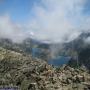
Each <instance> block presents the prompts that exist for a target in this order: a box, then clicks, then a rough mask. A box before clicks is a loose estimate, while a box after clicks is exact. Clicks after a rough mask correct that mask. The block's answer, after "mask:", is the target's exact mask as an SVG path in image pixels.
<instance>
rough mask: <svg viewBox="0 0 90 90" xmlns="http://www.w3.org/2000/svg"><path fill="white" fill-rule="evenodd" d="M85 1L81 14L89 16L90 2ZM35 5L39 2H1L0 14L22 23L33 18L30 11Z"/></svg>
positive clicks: (9, 0) (24, 0) (23, 0)
mask: <svg viewBox="0 0 90 90" xmlns="http://www.w3.org/2000/svg"><path fill="white" fill-rule="evenodd" d="M86 1H87V3H86V4H85V7H84V9H85V10H84V12H83V14H85V15H90V0H86ZM35 3H36V4H39V3H40V0H1V3H0V14H1V15H3V14H9V15H10V17H11V19H12V20H14V21H15V22H24V21H27V20H28V18H30V17H33V16H34V14H33V12H31V10H32V7H33V5H34V4H35Z"/></svg>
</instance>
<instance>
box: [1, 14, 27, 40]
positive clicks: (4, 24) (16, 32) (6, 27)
mask: <svg viewBox="0 0 90 90" xmlns="http://www.w3.org/2000/svg"><path fill="white" fill-rule="evenodd" d="M22 28H23V27H22V26H20V25H19V24H15V23H13V22H12V21H11V20H10V17H9V16H8V15H5V16H0V37H1V38H8V39H12V40H13V41H14V42H21V41H22V40H24V39H25V38H26V37H27V35H26V33H25V32H24V31H23V29H22Z"/></svg>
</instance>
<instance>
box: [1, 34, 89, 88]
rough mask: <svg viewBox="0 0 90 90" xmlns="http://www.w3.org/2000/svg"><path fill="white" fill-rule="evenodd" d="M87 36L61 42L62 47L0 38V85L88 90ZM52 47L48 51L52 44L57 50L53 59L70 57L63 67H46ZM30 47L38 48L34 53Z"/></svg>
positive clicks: (30, 40)
mask: <svg viewBox="0 0 90 90" xmlns="http://www.w3.org/2000/svg"><path fill="white" fill-rule="evenodd" d="M88 37H89V34H88V35H87V33H83V34H81V35H80V36H79V37H78V38H77V39H76V40H74V41H72V42H69V43H64V44H63V47H62V48H61V45H60V44H57V45H56V44H46V43H41V42H38V41H34V40H32V39H27V40H25V41H24V42H23V43H13V42H12V41H11V40H10V39H0V86H3V87H4V86H10V87H14V86H16V87H17V88H18V89H19V90H89V89H90V49H89V44H87V43H86V42H85V41H84V39H86V38H88ZM72 43H73V48H72ZM52 45H53V48H52V49H56V48H54V45H55V46H57V47H58V50H57V52H56V51H55V57H54V58H57V57H58V56H61V55H63V56H65V57H66V56H70V60H69V62H68V63H67V64H65V65H62V66H58V67H55V66H52V65H49V64H48V62H47V61H48V60H50V58H51V59H52V57H50V55H51V53H52V52H50V51H52V50H51V47H52ZM59 47H60V48H59ZM33 48H34V49H35V48H39V51H35V52H34V51H32V49H33ZM61 50H62V51H61ZM47 51H48V53H47ZM33 52H34V53H35V55H33ZM61 52H62V53H61ZM76 55H77V56H78V65H79V66H77V58H75V57H76ZM13 90H14V89H13Z"/></svg>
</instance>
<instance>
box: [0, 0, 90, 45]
mask: <svg viewBox="0 0 90 90" xmlns="http://www.w3.org/2000/svg"><path fill="white" fill-rule="evenodd" d="M86 3H87V0H41V1H40V3H39V4H37V3H35V4H34V5H33V7H32V13H33V15H34V16H33V17H32V18H31V16H30V20H29V19H28V21H27V23H26V25H25V26H23V25H18V24H15V23H12V21H11V20H10V17H9V16H0V37H5V38H7V37H8V38H11V39H12V40H13V41H15V42H16V41H19V42H20V41H22V40H24V39H25V38H27V37H30V35H32V36H33V37H34V38H35V39H38V40H42V41H43V40H46V41H51V42H55V43H57V42H60V43H63V42H69V41H71V40H73V39H75V38H77V37H78V35H79V34H80V33H81V32H82V31H83V30H88V29H90V25H89V23H90V16H88V15H86V14H85V13H84V11H85V5H86Z"/></svg>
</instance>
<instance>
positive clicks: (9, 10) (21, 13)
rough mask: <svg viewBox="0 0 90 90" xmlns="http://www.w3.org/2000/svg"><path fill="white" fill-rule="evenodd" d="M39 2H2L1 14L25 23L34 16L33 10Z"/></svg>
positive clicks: (11, 0)
mask: <svg viewBox="0 0 90 90" xmlns="http://www.w3.org/2000/svg"><path fill="white" fill-rule="evenodd" d="M35 3H39V0H2V2H1V3H0V14H1V15H3V14H9V15H10V17H11V19H12V20H14V21H15V22H17V21H18V22H24V21H26V20H27V19H28V18H29V17H30V16H32V13H30V12H31V9H32V7H33V5H34V4H35Z"/></svg>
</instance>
